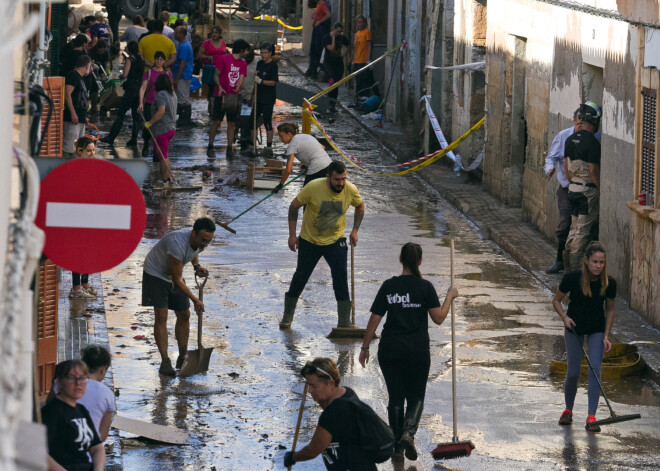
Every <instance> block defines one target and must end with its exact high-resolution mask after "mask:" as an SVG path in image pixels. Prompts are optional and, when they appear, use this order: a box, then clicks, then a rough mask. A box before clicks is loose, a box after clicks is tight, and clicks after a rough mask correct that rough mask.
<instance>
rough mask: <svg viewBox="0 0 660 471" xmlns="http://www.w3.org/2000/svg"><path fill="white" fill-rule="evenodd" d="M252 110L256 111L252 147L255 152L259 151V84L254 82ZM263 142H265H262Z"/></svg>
mask: <svg viewBox="0 0 660 471" xmlns="http://www.w3.org/2000/svg"><path fill="white" fill-rule="evenodd" d="M252 107H253V108H252V109H253V111H254V123H253V124H254V139H252V145H253V146H254V150H255V152H256V150H257V82H254V102H253V103H252ZM262 142H263V141H262Z"/></svg>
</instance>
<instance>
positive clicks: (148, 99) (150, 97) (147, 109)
mask: <svg viewBox="0 0 660 471" xmlns="http://www.w3.org/2000/svg"><path fill="white" fill-rule="evenodd" d="M164 65H165V53H164V52H163V51H156V53H155V54H154V66H153V68H151V69H147V70H145V71H144V77H142V86H141V87H140V105H139V106H138V111H140V112H142V113H144V121H145V122H146V121H149V120H150V119H151V118H152V116H153V114H152V111H151V104H152V103H153V102H154V100H155V99H156V79H157V78H158V76H159V75H162V74H167V75H169V77H170V79H172V72H170V71H169V70H165V69H164V68H163V66H164ZM145 103H146V104H147V105H148V106H144V105H145ZM142 139H144V147H143V148H142V157H147V156H148V155H149V141H150V140H151V136H150V135H149V132H148V131H147V130H146V129H145V130H144V131H143V132H142ZM158 161H159V160H157V159H156V157H155V155H154V162H158Z"/></svg>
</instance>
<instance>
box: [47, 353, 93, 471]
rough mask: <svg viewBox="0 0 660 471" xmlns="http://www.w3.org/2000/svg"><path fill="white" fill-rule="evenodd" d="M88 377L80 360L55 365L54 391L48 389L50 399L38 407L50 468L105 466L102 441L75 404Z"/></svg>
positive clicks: (74, 470) (79, 470) (86, 470)
mask: <svg viewBox="0 0 660 471" xmlns="http://www.w3.org/2000/svg"><path fill="white" fill-rule="evenodd" d="M87 376H88V372H87V366H86V365H85V363H83V362H82V361H80V360H67V361H63V362H61V363H60V364H58V365H57V366H56V367H55V379H54V382H56V383H57V394H55V393H54V392H53V391H51V394H50V395H49V400H48V401H47V402H46V405H45V406H43V407H42V408H41V418H42V422H43V424H44V425H45V426H46V429H47V438H48V469H49V470H68V471H92V470H93V471H101V470H103V469H105V449H104V448H103V443H101V439H100V438H99V435H98V433H97V432H96V428H95V427H94V422H92V419H91V417H90V416H89V412H87V409H85V406H83V405H82V404H78V399H80V398H81V397H83V396H84V395H85V391H86V389H87ZM54 386H55V385H54ZM53 389H55V388H53ZM88 453H89V456H91V457H92V461H91V462H90V461H89V456H88Z"/></svg>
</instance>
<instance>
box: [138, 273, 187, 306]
mask: <svg viewBox="0 0 660 471" xmlns="http://www.w3.org/2000/svg"><path fill="white" fill-rule="evenodd" d="M142 305H143V306H153V307H155V308H159V309H162V308H167V309H171V310H172V311H187V310H188V309H190V300H189V299H188V296H186V295H185V293H183V292H182V291H181V290H180V289H179V288H177V287H176V286H174V284H173V283H170V282H168V281H165V280H163V279H161V278H158V277H157V276H153V275H150V274H148V273H147V272H142Z"/></svg>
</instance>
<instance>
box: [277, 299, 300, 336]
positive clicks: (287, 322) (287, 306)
mask: <svg viewBox="0 0 660 471" xmlns="http://www.w3.org/2000/svg"><path fill="white" fill-rule="evenodd" d="M296 304H298V298H294V297H291V296H287V295H286V294H285V295H284V315H283V316H282V320H281V321H280V329H290V328H291V322H293V314H294V312H295V311H296Z"/></svg>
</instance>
